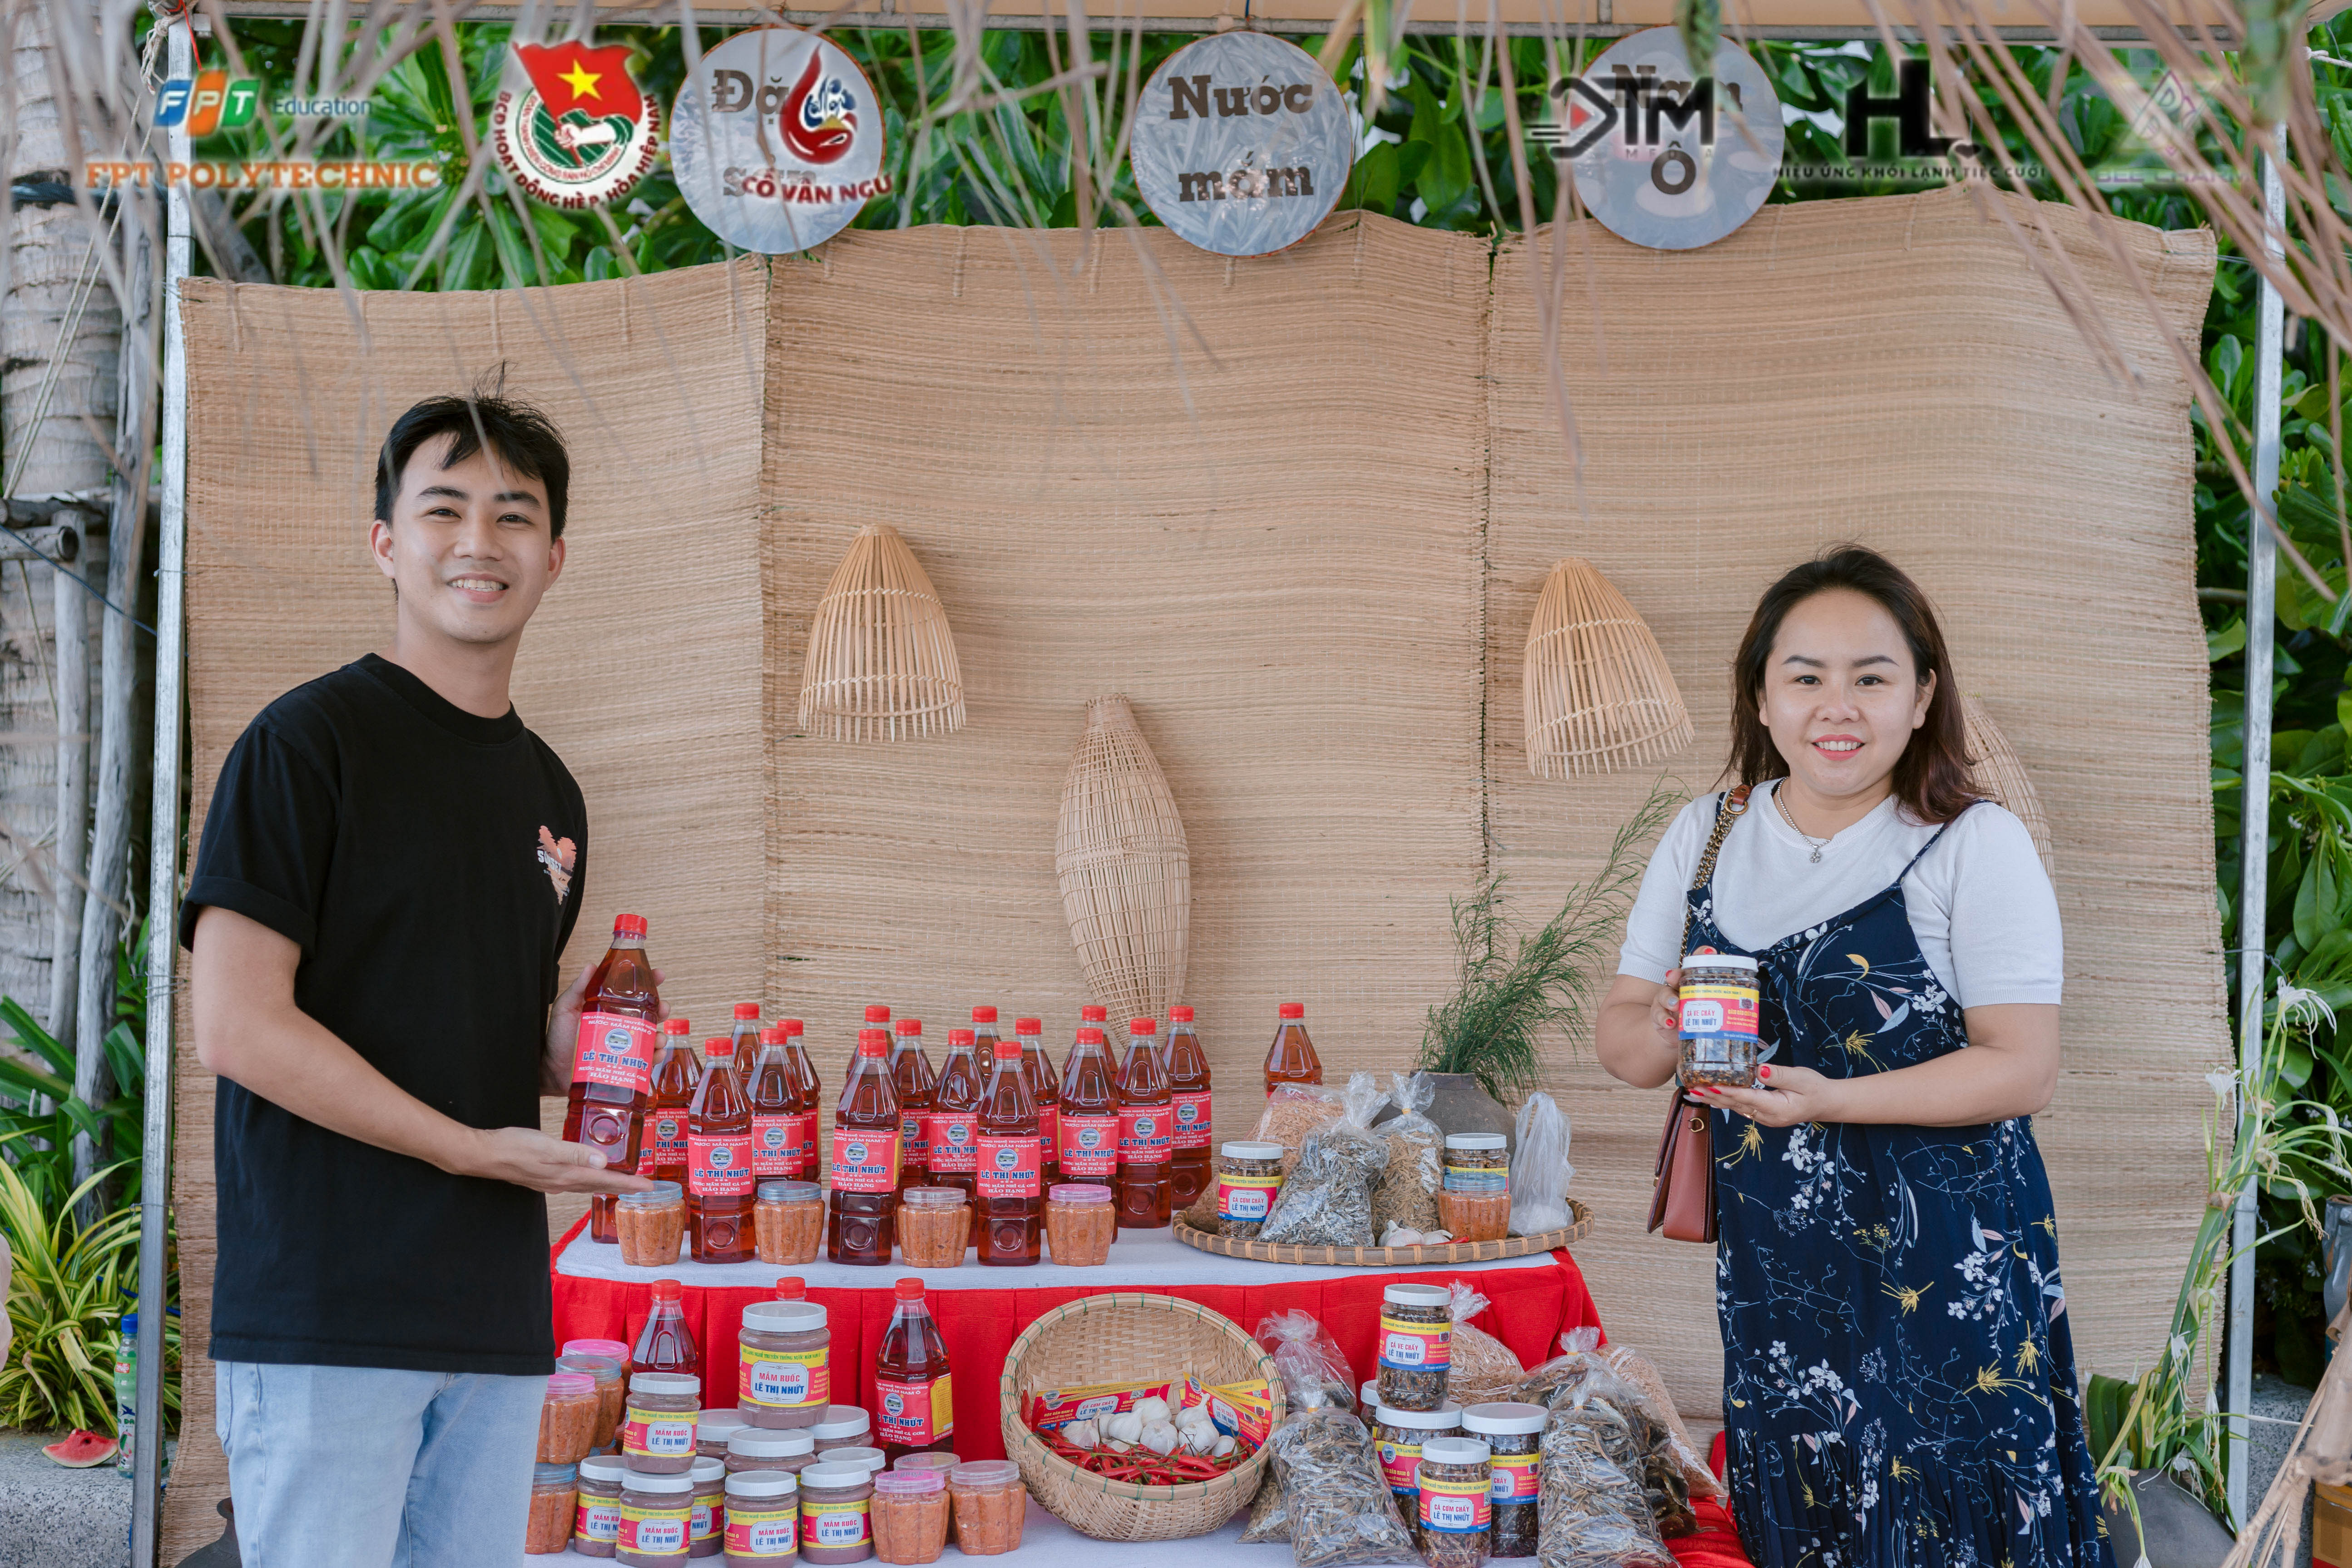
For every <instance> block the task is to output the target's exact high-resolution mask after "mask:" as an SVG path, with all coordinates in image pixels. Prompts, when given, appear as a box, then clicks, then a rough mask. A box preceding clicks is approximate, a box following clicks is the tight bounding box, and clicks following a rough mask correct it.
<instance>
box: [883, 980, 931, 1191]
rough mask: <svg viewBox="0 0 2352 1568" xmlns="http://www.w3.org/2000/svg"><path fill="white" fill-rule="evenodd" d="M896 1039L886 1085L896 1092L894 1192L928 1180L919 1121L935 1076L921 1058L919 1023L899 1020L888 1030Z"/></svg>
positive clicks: (928, 1107) (928, 1104)
mask: <svg viewBox="0 0 2352 1568" xmlns="http://www.w3.org/2000/svg"><path fill="white" fill-rule="evenodd" d="M891 1027H892V1029H893V1030H894V1031H895V1032H896V1033H897V1035H898V1039H897V1040H896V1042H895V1043H893V1044H892V1046H891V1047H890V1082H891V1084H892V1086H893V1087H894V1088H896V1089H898V1192H899V1194H900V1195H901V1196H902V1197H903V1196H904V1195H905V1194H906V1191H907V1189H908V1187H919V1186H921V1185H922V1184H924V1183H926V1182H928V1181H929V1180H930V1173H929V1169H928V1168H927V1160H928V1158H929V1148H928V1147H927V1146H926V1145H925V1143H924V1142H923V1118H925V1117H926V1116H928V1115H929V1114H930V1110H931V1102H932V1097H933V1095H934V1093H935V1092H936V1091H937V1089H938V1087H939V1078H938V1075H937V1074H935V1073H933V1072H932V1071H931V1058H929V1057H927V1056H925V1055H924V1054H923V1021H922V1020H921V1019H920V1018H901V1019H899V1020H898V1022H897V1023H896V1024H894V1025H892V1026H891Z"/></svg>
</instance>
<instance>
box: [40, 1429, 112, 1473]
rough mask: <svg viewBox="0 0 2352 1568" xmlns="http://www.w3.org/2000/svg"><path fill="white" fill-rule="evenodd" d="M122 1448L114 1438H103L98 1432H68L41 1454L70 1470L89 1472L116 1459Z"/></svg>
mask: <svg viewBox="0 0 2352 1568" xmlns="http://www.w3.org/2000/svg"><path fill="white" fill-rule="evenodd" d="M121 1447H122V1445H121V1444H120V1443H118V1442H116V1441H115V1440H114V1439H113V1438H111V1437H106V1436H100V1435H99V1434H98V1433H96V1432H68V1434H66V1436H63V1437H60V1438H59V1439H58V1441H56V1442H54V1443H51V1444H50V1445H48V1447H45V1448H43V1449H42V1450H41V1452H42V1453H44V1454H47V1456H48V1457H49V1458H50V1459H51V1460H53V1461H54V1462H56V1463H58V1464H60V1465H63V1466H65V1467H66V1468H68V1469H72V1470H87V1469H89V1468H90V1467H91V1466H93V1465H102V1464H104V1463H106V1461H107V1460H109V1459H110V1458H114V1456H115V1452H116V1450H118V1449H120V1448H121Z"/></svg>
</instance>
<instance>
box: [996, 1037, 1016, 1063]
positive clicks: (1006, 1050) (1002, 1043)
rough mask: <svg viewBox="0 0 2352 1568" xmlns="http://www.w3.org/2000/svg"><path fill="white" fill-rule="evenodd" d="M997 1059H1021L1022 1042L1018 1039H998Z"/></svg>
mask: <svg viewBox="0 0 2352 1568" xmlns="http://www.w3.org/2000/svg"><path fill="white" fill-rule="evenodd" d="M996 1059H997V1060H998V1061H1001V1062H1017V1061H1019V1060H1020V1059H1021V1042H1020V1041H1018V1040H999V1041H997V1042H996Z"/></svg>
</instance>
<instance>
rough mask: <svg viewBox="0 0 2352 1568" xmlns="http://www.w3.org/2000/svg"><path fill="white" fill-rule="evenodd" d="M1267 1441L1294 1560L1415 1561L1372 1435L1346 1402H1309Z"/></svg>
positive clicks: (1340, 1563)
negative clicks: (1287, 1518) (1285, 1509)
mask: <svg viewBox="0 0 2352 1568" xmlns="http://www.w3.org/2000/svg"><path fill="white" fill-rule="evenodd" d="M1266 1447H1268V1448H1270V1449H1272V1450H1273V1453H1274V1470H1275V1473H1276V1476H1278V1477H1279V1478H1280V1479H1281V1482H1282V1492H1283V1496H1284V1498H1285V1499H1286V1500H1287V1505H1288V1512H1289V1515H1290V1554H1291V1556H1292V1558H1293V1559H1294V1560H1295V1561H1296V1562H1297V1564H1298V1568H1353V1565H1355V1564H1359V1563H1414V1564H1418V1563H1420V1562H1421V1552H1420V1551H1419V1550H1418V1549H1417V1548H1416V1547H1415V1546H1414V1545H1413V1539H1412V1531H1410V1530H1409V1529H1407V1528H1406V1526H1405V1522H1404V1518H1403V1516H1402V1514H1400V1513H1399V1512H1398V1511H1397V1503H1396V1494H1395V1493H1394V1492H1392V1491H1391V1490H1390V1489H1389V1483H1388V1479H1387V1478H1386V1477H1384V1476H1382V1475H1381V1462H1380V1456H1379V1454H1378V1452H1377V1451H1376V1450H1375V1449H1374V1448H1373V1446H1372V1435H1371V1433H1370V1432H1369V1431H1368V1430H1366V1429H1365V1426H1364V1424H1363V1423H1362V1422H1361V1421H1359V1420H1358V1419H1356V1417H1355V1416H1354V1415H1352V1414H1350V1413H1349V1410H1348V1409H1347V1408H1346V1407H1345V1406H1343V1405H1310V1406H1308V1407H1307V1409H1305V1410H1302V1411H1301V1412H1299V1414H1298V1415H1297V1416H1295V1417H1293V1418H1292V1419H1290V1420H1287V1421H1285V1422H1284V1423H1283V1424H1282V1425H1281V1426H1278V1427H1276V1429H1275V1432H1274V1436H1271V1437H1269V1438H1268V1439H1267V1440H1266ZM1243 1539H1244V1540H1247V1539H1249V1538H1248V1536H1247V1535H1246V1534H1245V1535H1244V1537H1243Z"/></svg>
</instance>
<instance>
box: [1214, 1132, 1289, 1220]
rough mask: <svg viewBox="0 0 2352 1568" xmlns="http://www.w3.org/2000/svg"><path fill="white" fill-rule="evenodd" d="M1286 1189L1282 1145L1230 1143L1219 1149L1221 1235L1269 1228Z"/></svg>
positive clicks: (1218, 1181) (1218, 1192)
mask: <svg viewBox="0 0 2352 1568" xmlns="http://www.w3.org/2000/svg"><path fill="white" fill-rule="evenodd" d="M1281 1191H1282V1145H1281V1144H1279V1143H1249V1142H1234V1143H1227V1144H1225V1145H1224V1146H1223V1147H1222V1148H1220V1149H1219V1150H1218V1151H1217V1234H1218V1235H1219V1236H1231V1237H1253V1236H1255V1235H1256V1234H1257V1233H1258V1232H1259V1231H1261V1230H1264V1229H1265V1216H1266V1215H1269V1214H1272V1213H1273V1212H1274V1200H1275V1195H1276V1194H1278V1193H1280V1192H1281Z"/></svg>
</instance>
